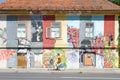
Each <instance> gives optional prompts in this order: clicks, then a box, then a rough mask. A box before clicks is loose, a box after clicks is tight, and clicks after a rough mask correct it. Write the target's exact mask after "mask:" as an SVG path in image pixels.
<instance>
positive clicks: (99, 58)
mask: <svg viewBox="0 0 120 80" xmlns="http://www.w3.org/2000/svg"><path fill="white" fill-rule="evenodd" d="M96 68H99V69H100V68H104V57H103V56H100V55H97V54H96Z"/></svg>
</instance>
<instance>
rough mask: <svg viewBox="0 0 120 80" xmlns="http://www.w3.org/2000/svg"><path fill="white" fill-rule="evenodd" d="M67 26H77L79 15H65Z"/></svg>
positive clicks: (78, 25)
mask: <svg viewBox="0 0 120 80" xmlns="http://www.w3.org/2000/svg"><path fill="white" fill-rule="evenodd" d="M67 26H69V27H71V28H79V27H80V17H79V16H67Z"/></svg>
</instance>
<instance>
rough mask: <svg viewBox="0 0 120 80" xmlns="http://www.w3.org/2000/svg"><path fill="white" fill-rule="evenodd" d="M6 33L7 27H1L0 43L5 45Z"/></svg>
mask: <svg viewBox="0 0 120 80" xmlns="http://www.w3.org/2000/svg"><path fill="white" fill-rule="evenodd" d="M6 34H7V30H6V28H0V44H1V45H5V44H6V42H7V38H6Z"/></svg>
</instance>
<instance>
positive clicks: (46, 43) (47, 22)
mask: <svg viewBox="0 0 120 80" xmlns="http://www.w3.org/2000/svg"><path fill="white" fill-rule="evenodd" d="M54 21H55V16H54V15H43V48H54V46H55V39H50V38H47V37H46V29H47V28H50V27H51V22H54Z"/></svg>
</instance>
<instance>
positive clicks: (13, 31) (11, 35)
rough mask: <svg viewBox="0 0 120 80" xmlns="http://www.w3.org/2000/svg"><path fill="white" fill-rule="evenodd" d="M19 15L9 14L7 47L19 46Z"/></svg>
mask: <svg viewBox="0 0 120 80" xmlns="http://www.w3.org/2000/svg"><path fill="white" fill-rule="evenodd" d="M16 21H17V16H7V47H17V44H18V40H17V22H16Z"/></svg>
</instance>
